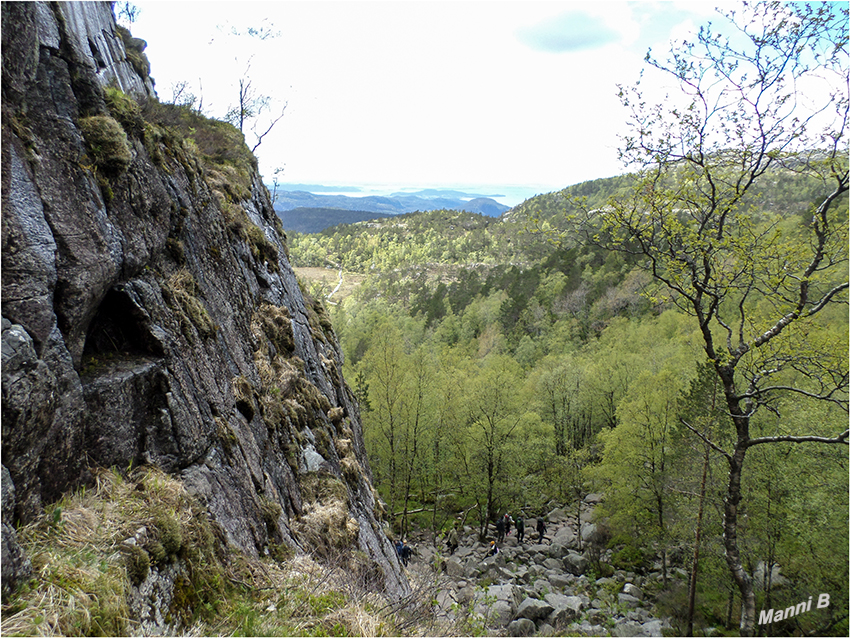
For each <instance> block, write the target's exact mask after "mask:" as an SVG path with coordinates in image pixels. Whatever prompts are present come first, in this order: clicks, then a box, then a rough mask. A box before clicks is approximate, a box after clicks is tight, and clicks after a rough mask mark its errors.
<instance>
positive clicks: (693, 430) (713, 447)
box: [679, 419, 732, 460]
mask: <svg viewBox="0 0 850 638" xmlns="http://www.w3.org/2000/svg"><path fill="white" fill-rule="evenodd" d="M679 420H680V421H681V422H682V425H684V426H685V427H686V428H688V429H689V430H690V431H691V432H693V433H694V434H696V435H697V436H698V437H699V438H701V439H702V440H703V441H704V442H705V444H706V445H708V446H709V447H710V448H711V449H712V450H714V451H715V452H719V453H720V454H722V455H723V456H725V457H726V458H727V459H729V460H731V459H732V455H731V454H729V452H727V451H726V450H724V449H723V448H722V447H720V446H719V445H717V444H716V443H713V442H712V441H709V440H708V439H707V438H706V437H705V435H704V434H703V433H702V432H700V431H699V430H697V429H696V428H695V427H693V426H692V425H691V424H690V423H688V422H687V421H685V420H684V419H679Z"/></svg>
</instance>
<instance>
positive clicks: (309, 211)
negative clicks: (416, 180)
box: [276, 207, 393, 234]
mask: <svg viewBox="0 0 850 638" xmlns="http://www.w3.org/2000/svg"><path fill="white" fill-rule="evenodd" d="M276 212H277V216H278V217H279V218H280V221H281V225H282V226H283V229H284V230H285V231H287V232H296V233H308V234H309V233H320V232H322V231H323V230H325V229H326V228H332V227H333V226H339V225H341V224H356V223H357V222H363V221H366V220H369V219H379V218H383V217H393V215H389V214H387V213H375V212H372V211H364V210H345V209H343V208H304V207H298V208H293V209H292V210H283V211H282V210H278V211H276Z"/></svg>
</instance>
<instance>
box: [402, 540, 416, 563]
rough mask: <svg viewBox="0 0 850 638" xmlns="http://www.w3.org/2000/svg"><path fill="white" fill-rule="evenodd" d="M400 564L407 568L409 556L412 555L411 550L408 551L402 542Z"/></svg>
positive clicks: (405, 544) (408, 548)
mask: <svg viewBox="0 0 850 638" xmlns="http://www.w3.org/2000/svg"><path fill="white" fill-rule="evenodd" d="M400 553H401V562H402V563H404V566H405V567H407V563H408V562H409V561H410V556H411V554H413V550H412V549H410V547H408V545H407V541H404V542H403V543H402V546H401V552H400Z"/></svg>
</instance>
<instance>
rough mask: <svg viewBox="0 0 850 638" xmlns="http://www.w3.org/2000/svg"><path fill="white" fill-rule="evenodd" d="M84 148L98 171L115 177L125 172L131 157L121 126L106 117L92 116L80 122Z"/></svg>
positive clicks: (131, 159) (125, 135)
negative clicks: (84, 143) (84, 142)
mask: <svg viewBox="0 0 850 638" xmlns="http://www.w3.org/2000/svg"><path fill="white" fill-rule="evenodd" d="M80 129H81V130H82V132H83V137H84V138H85V141H86V147H87V148H88V152H89V154H90V155H91V159H92V160H93V161H94V163H95V165H96V166H97V168H98V170H100V171H101V172H103V173H104V174H105V175H107V176H109V177H117V176H118V175H120V174H121V173H123V172H124V171H126V170H127V167H128V166H130V162H132V161H133V155H132V154H131V153H130V146H129V144H128V143H127V134H126V133H125V132H124V129H123V128H121V125H120V124H119V123H118V122H117V121H116V120H115V119H113V118H112V117H110V116H108V115H93V116H91V117H84V118H83V119H81V120H80Z"/></svg>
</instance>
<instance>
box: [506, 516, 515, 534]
mask: <svg viewBox="0 0 850 638" xmlns="http://www.w3.org/2000/svg"><path fill="white" fill-rule="evenodd" d="M513 522H514V519H512V518H511V515H510V514H508V513H507V512H505V536H510V535H511V523H513Z"/></svg>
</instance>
